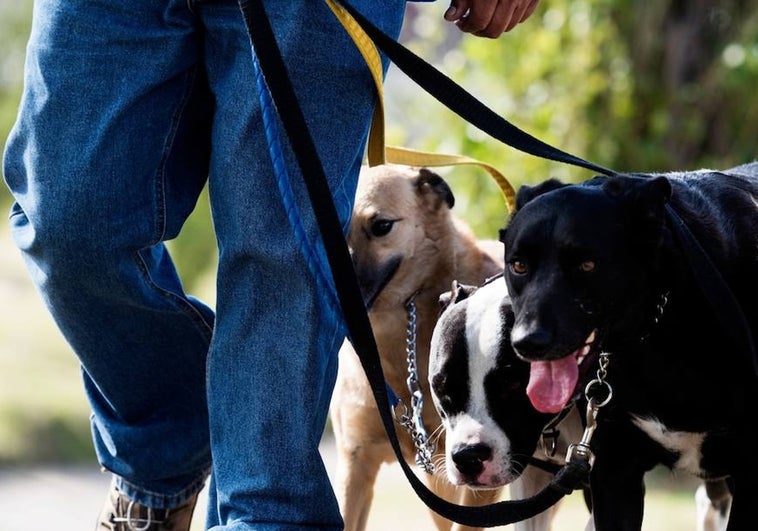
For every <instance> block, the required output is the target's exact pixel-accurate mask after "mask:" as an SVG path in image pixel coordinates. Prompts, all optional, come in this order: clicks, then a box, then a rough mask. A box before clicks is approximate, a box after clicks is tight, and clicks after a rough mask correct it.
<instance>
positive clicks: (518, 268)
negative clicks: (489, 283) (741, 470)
mask: <svg viewBox="0 0 758 531" xmlns="http://www.w3.org/2000/svg"><path fill="white" fill-rule="evenodd" d="M508 266H509V267H510V268H511V271H513V273H514V274H516V275H526V274H527V272H528V271H529V268H528V267H527V266H526V263H525V262H522V261H520V260H514V261H513V262H511V263H510V264H508Z"/></svg>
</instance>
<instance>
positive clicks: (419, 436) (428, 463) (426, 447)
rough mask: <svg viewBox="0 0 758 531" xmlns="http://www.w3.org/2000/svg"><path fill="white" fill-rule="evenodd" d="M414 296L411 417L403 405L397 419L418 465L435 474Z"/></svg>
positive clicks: (409, 347) (409, 350)
mask: <svg viewBox="0 0 758 531" xmlns="http://www.w3.org/2000/svg"><path fill="white" fill-rule="evenodd" d="M415 297H416V295H415V294H414V295H413V297H411V298H410V299H409V300H408V302H407V303H406V304H405V308H406V310H407V311H408V328H407V331H406V337H405V342H406V347H405V353H406V357H407V362H408V378H407V379H406V384H407V385H408V391H409V392H410V394H411V415H410V416H409V415H408V408H407V406H405V405H404V404H403V412H402V413H401V414H399V415H398V414H396V415H395V419H396V420H397V422H398V423H399V424H400V425H402V426H403V427H404V428H405V429H406V431H407V432H408V434H409V435H410V436H411V438H412V439H413V444H414V446H415V447H416V464H417V465H418V466H419V467H421V469H422V470H424V472H426V473H428V474H433V473H434V464H433V463H432V456H433V455H434V450H435V446H434V444H433V443H431V442H430V441H429V435H428V433H427V431H426V427H425V426H424V419H423V416H422V414H423V410H424V393H423V391H422V389H421V384H420V383H419V378H418V364H417V360H416V324H417V321H416V303H415V302H414V300H415Z"/></svg>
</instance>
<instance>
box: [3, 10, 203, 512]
mask: <svg viewBox="0 0 758 531" xmlns="http://www.w3.org/2000/svg"><path fill="white" fill-rule="evenodd" d="M196 24H197V19H195V18H194V17H193V16H192V15H191V13H190V12H189V10H188V7H187V2H186V0H160V1H159V0H103V1H93V0H86V1H84V0H37V1H36V2H35V8H34V22H33V28H32V35H31V40H30V45H29V48H28V57H27V62H26V77H25V90H24V94H23V100H22V105H21V108H20V113H19V118H18V121H17V124H16V126H15V128H14V130H13V132H12V134H11V136H10V139H9V142H8V145H7V150H6V153H5V158H4V173H5V178H6V180H7V183H8V185H9V187H10V189H11V191H12V193H13V195H14V197H15V200H16V203H15V204H14V205H13V207H12V215H11V230H12V233H13V237H14V239H15V242H16V244H17V245H18V246H19V248H20V249H21V251H22V253H23V256H24V258H25V261H26V263H27V265H28V268H29V270H30V272H31V275H32V278H33V280H34V282H35V284H36V286H37V288H38V289H39V291H40V293H41V294H42V296H43V298H44V300H45V302H46V304H47V305H48V307H49V309H50V311H51V313H52V315H53V317H54V318H55V320H56V322H57V324H58V326H59V327H60V329H61V331H62V332H63V334H64V336H65V337H66V339H67V341H68V342H69V343H70V345H71V346H72V348H73V350H74V351H75V352H76V354H77V356H78V357H79V359H80V360H81V363H82V368H83V375H84V381H85V387H86V391H87V395H88V398H89V400H90V402H91V405H92V408H93V412H94V414H93V434H94V440H95V447H96V450H97V454H98V458H99V460H100V462H101V463H102V465H103V466H104V467H106V468H107V469H109V470H111V471H112V472H114V473H115V474H116V475H117V476H118V477H119V479H118V481H117V484H118V487H119V489H120V490H121V491H123V492H125V493H127V494H128V495H129V497H130V498H132V499H134V500H136V501H137V502H140V503H142V504H146V505H148V506H150V507H153V508H168V507H174V506H176V505H179V504H181V503H182V502H183V501H186V500H187V499H189V498H191V497H192V496H193V495H194V494H196V492H197V491H198V490H199V489H200V488H201V487H202V484H203V481H204V479H205V476H206V474H207V471H208V469H209V467H210V450H209V439H208V429H207V409H206V397H205V361H206V355H207V349H208V345H209V342H210V338H211V334H212V324H213V318H214V317H213V312H212V311H211V310H210V309H209V308H208V307H206V306H204V305H202V304H201V303H199V302H197V301H195V300H194V299H191V298H189V297H187V296H186V295H185V294H184V293H183V290H182V286H181V284H180V281H179V279H178V277H177V275H176V273H175V271H174V268H173V265H172V263H171V259H170V258H169V256H168V254H167V252H166V249H165V247H164V245H163V243H162V242H163V241H164V240H166V239H170V238H172V237H174V236H176V234H177V233H178V232H179V229H180V227H181V225H182V223H183V222H184V220H185V218H186V216H187V215H188V214H189V212H190V211H191V210H192V208H193V207H194V205H195V202H196V200H197V196H198V194H199V192H200V190H201V188H202V186H203V184H204V182H205V180H206V177H207V169H208V159H209V141H210V121H211V115H212V102H211V100H210V97H209V92H208V87H207V79H206V77H205V74H204V71H203V70H202V69H201V68H198V65H199V64H201V62H200V60H199V59H200V56H201V53H202V47H203V42H202V41H203V39H202V37H201V34H200V32H199V31H198V30H199V28H197V27H195V25H196Z"/></svg>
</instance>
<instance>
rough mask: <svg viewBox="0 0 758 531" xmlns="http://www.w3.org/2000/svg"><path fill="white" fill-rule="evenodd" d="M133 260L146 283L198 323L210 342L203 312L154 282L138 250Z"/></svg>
mask: <svg viewBox="0 0 758 531" xmlns="http://www.w3.org/2000/svg"><path fill="white" fill-rule="evenodd" d="M135 262H136V263H137V267H138V268H139V270H140V272H141V273H142V274H143V275H144V277H145V279H146V280H147V282H148V284H150V286H152V287H153V289H155V290H156V291H157V292H158V294H160V295H161V296H162V297H163V298H164V299H167V300H169V301H170V302H172V303H173V304H174V307H175V308H176V309H177V310H179V311H180V312H182V313H183V314H185V315H187V316H188V317H189V318H190V319H191V320H192V321H193V322H194V323H196V324H197V325H199V328H201V329H202V330H201V333H202V334H203V336H204V337H205V339H206V340H207V341H208V342H209V343H210V341H211V338H212V336H213V326H212V325H211V324H210V323H208V322H207V321H206V320H205V318H204V317H203V314H202V313H201V312H199V311H198V310H197V308H195V307H194V306H193V305H192V304H191V303H190V302H189V301H188V300H187V299H185V298H183V297H180V296H178V295H177V294H175V293H173V292H171V291H169V290H167V289H164V288H162V287H160V286H159V285H158V284H156V283H155V282H154V281H153V277H152V276H151V275H150V269H149V268H148V267H147V264H146V263H145V260H144V259H143V258H142V256H141V255H140V253H139V252H137V253H135Z"/></svg>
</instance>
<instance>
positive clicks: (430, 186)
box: [415, 168, 455, 208]
mask: <svg viewBox="0 0 758 531" xmlns="http://www.w3.org/2000/svg"><path fill="white" fill-rule="evenodd" d="M415 184H416V190H417V191H418V193H419V194H421V195H424V194H427V193H431V194H433V195H432V197H433V199H434V200H433V204H434V207H435V208H437V207H438V206H439V204H440V201H444V202H445V203H446V204H447V207H448V208H453V205H455V197H454V196H453V191H452V190H451V189H450V186H448V184H447V183H446V182H445V179H443V178H442V177H440V176H439V175H437V174H436V173H434V172H432V171H429V170H428V169H426V168H421V169H420V170H419V171H418V177H416V181H415Z"/></svg>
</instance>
